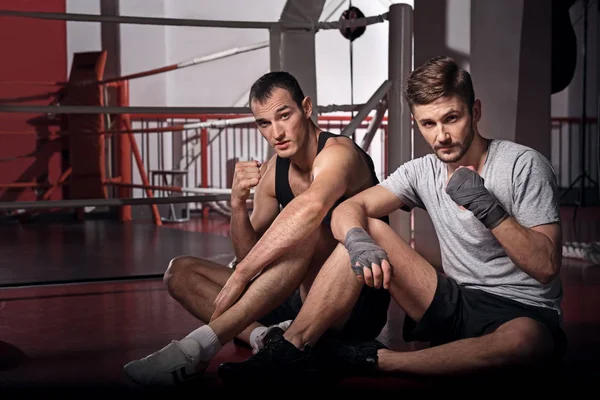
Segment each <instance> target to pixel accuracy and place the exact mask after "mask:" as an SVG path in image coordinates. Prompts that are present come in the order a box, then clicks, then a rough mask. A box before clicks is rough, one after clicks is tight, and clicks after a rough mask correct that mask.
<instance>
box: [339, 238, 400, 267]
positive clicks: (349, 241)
mask: <svg viewBox="0 0 600 400" xmlns="http://www.w3.org/2000/svg"><path fill="white" fill-rule="evenodd" d="M344 246H346V249H348V253H349V255H350V263H351V267H352V270H353V271H354V273H355V274H356V275H364V272H363V267H364V268H369V269H371V264H376V265H379V266H380V267H381V262H382V261H383V260H388V256H387V253H386V252H385V251H384V250H383V249H382V248H381V247H379V246H377V243H375V241H374V240H373V239H372V238H371V236H369V234H368V233H367V232H366V231H365V230H364V229H362V228H352V229H350V230H349V231H348V233H347V234H346V239H345V240H344ZM388 262H389V261H388ZM357 263H358V264H359V265H360V266H357V265H356V264H357Z"/></svg>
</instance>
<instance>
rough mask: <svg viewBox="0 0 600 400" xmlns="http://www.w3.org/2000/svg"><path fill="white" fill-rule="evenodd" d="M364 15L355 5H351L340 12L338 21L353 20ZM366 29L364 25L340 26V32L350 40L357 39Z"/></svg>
mask: <svg viewBox="0 0 600 400" xmlns="http://www.w3.org/2000/svg"><path fill="white" fill-rule="evenodd" d="M364 17H365V14H363V12H362V11H360V10H359V9H358V8H357V7H354V6H352V7H350V8H348V9H347V10H346V11H344V12H343V13H342V15H341V17H340V21H347V20H355V19H358V18H364ZM366 30H367V27H366V26H357V27H352V28H340V32H341V34H342V35H343V36H344V37H345V38H346V39H348V40H349V41H351V42H353V41H354V40H355V39H358V38H359V37H360V36H361V35H362V34H363V33H365V31H366Z"/></svg>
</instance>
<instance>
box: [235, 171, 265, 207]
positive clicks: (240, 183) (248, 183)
mask: <svg viewBox="0 0 600 400" xmlns="http://www.w3.org/2000/svg"><path fill="white" fill-rule="evenodd" d="M258 182H260V163H259V162H258V161H240V162H238V163H236V164H235V172H234V174H233V183H232V185H231V204H232V206H241V205H243V206H245V205H246V200H248V197H250V189H252V188H253V187H255V186H256V185H258Z"/></svg>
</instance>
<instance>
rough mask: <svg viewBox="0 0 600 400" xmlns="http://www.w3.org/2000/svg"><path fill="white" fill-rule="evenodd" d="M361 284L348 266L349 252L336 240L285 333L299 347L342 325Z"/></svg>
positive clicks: (356, 297) (313, 342) (354, 301)
mask: <svg viewBox="0 0 600 400" xmlns="http://www.w3.org/2000/svg"><path fill="white" fill-rule="evenodd" d="M361 289H362V284H361V283H360V282H359V281H358V279H356V275H354V273H353V272H352V269H350V259H349V257H348V252H347V251H346V249H345V248H344V246H343V245H341V244H339V245H338V246H336V248H335V250H334V251H333V253H332V254H331V256H330V257H329V258H328V259H327V261H326V262H325V263H324V264H323V267H321V270H320V271H319V274H318V275H317V277H316V278H315V280H314V283H313V285H312V287H311V289H310V291H309V292H308V295H307V297H306V299H305V301H304V303H303V305H302V308H301V310H300V313H299V314H298V316H297V317H296V319H294V321H293V322H292V324H291V325H290V327H289V328H288V329H287V331H286V332H285V334H284V337H285V339H286V340H287V341H289V342H290V343H292V344H293V345H294V346H296V347H297V348H299V349H302V348H303V347H304V346H305V345H306V344H310V345H311V346H314V344H315V343H316V342H317V341H318V340H319V338H320V337H321V336H322V335H323V334H324V333H325V332H326V331H327V330H329V329H334V330H336V329H341V328H342V327H343V326H344V324H345V322H346V321H347V320H348V317H349V315H350V313H351V312H352V308H353V306H354V304H355V303H356V301H357V299H358V297H359V295H360V292H361Z"/></svg>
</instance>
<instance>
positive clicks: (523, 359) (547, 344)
mask: <svg viewBox="0 0 600 400" xmlns="http://www.w3.org/2000/svg"><path fill="white" fill-rule="evenodd" d="M494 335H495V336H496V339H497V340H498V341H499V343H500V345H502V346H503V347H504V349H505V351H504V352H502V354H501V357H502V358H503V359H504V360H505V361H507V362H509V363H510V361H511V360H513V361H514V362H515V363H516V364H521V365H523V364H531V363H533V364H539V363H543V362H545V361H548V360H549V359H550V357H551V356H552V352H553V349H554V340H553V338H552V334H551V333H550V330H549V329H548V328H547V327H546V326H544V325H543V324H541V323H540V322H538V321H536V320H534V319H531V318H525V317H523V318H517V319H515V320H512V321H510V322H508V323H506V324H505V325H504V326H501V327H500V328H498V329H497V330H496V332H495V333H494Z"/></svg>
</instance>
